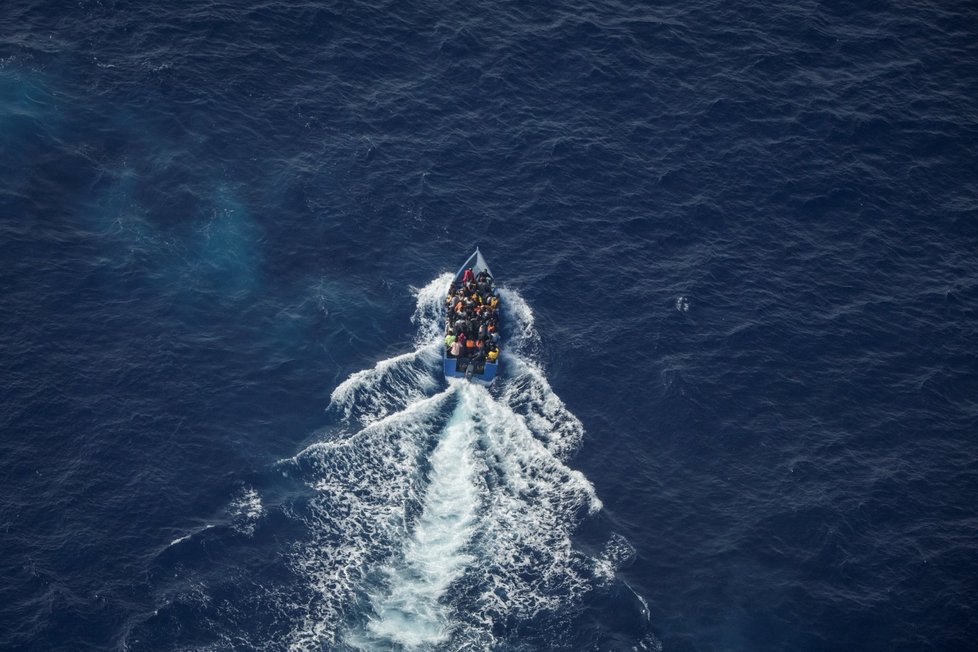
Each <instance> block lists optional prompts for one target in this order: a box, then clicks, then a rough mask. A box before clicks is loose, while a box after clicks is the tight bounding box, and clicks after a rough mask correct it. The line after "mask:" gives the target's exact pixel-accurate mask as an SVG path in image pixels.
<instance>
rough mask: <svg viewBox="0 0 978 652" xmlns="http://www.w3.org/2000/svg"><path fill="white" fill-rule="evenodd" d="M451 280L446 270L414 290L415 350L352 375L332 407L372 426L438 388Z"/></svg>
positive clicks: (335, 392)
mask: <svg viewBox="0 0 978 652" xmlns="http://www.w3.org/2000/svg"><path fill="white" fill-rule="evenodd" d="M451 280H452V275H451V274H442V275H441V276H439V277H438V278H436V279H434V280H433V281H431V282H430V283H428V284H427V285H426V286H424V287H422V288H412V291H413V292H414V295H415V297H416V298H417V304H416V307H415V310H414V315H413V316H412V318H411V321H413V322H414V323H415V324H417V326H418V333H417V335H416V336H415V341H414V350H413V351H410V352H408V353H403V354H401V355H398V356H395V357H393V358H388V359H387V360H381V361H380V362H378V363H377V364H376V365H374V367H373V368H372V369H364V370H362V371H357V372H356V373H353V374H351V375H350V377H349V378H347V379H346V380H344V381H343V382H342V383H340V384H339V385H338V386H337V387H336V389H334V390H333V393H332V394H331V395H330V410H332V411H335V412H338V413H339V414H340V415H341V416H342V417H343V418H344V419H346V420H348V421H357V422H359V423H361V424H367V423H371V422H373V421H376V420H378V419H382V418H384V417H386V416H387V415H389V414H394V413H396V412H398V411H400V410H403V409H404V408H405V407H407V406H408V405H409V404H410V403H412V402H413V401H416V400H419V399H421V398H424V397H425V396H427V395H429V394H430V393H431V392H432V391H434V390H435V389H437V388H438V386H439V384H438V378H437V375H436V374H435V370H436V368H437V367H438V366H439V365H440V361H441V349H440V348H439V346H438V340H439V339H440V335H441V321H440V320H441V318H442V306H443V304H442V301H443V300H444V298H445V294H446V293H447V291H448V285H449V283H450V282H451Z"/></svg>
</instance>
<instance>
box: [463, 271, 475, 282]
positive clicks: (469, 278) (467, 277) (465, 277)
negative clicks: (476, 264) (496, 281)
mask: <svg viewBox="0 0 978 652" xmlns="http://www.w3.org/2000/svg"><path fill="white" fill-rule="evenodd" d="M474 280H475V274H474V273H473V272H472V268H471V267H466V268H465V272H464V273H463V274H462V283H463V284H465V285H468V284H469V282H470V281H474Z"/></svg>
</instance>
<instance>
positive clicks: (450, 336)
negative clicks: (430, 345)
mask: <svg viewBox="0 0 978 652" xmlns="http://www.w3.org/2000/svg"><path fill="white" fill-rule="evenodd" d="M454 343H455V333H453V332H452V331H451V329H449V330H448V332H447V333H446V334H445V346H446V347H447V348H451V346H452V344H454Z"/></svg>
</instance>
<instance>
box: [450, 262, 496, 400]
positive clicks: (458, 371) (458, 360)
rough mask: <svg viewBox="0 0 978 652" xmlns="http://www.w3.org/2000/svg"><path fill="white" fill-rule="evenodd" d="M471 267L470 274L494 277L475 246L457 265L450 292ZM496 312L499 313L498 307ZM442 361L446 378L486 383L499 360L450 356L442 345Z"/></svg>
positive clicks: (457, 285)
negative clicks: (459, 264) (466, 257)
mask: <svg viewBox="0 0 978 652" xmlns="http://www.w3.org/2000/svg"><path fill="white" fill-rule="evenodd" d="M468 269H471V270H472V275H473V276H475V277H478V276H479V274H480V273H481V272H485V273H486V274H488V276H489V278H490V281H492V280H493V279H494V278H495V277H493V275H492V271H490V270H489V265H487V264H486V259H485V258H483V257H482V253H481V252H480V251H479V249H478V247H476V250H475V253H473V254H472V255H471V256H469V257H468V259H467V260H466V261H465V262H464V263H462V266H461V267H459V269H458V272H457V273H456V274H455V278H453V279H452V285H451V287H450V289H449V290H450V292H454V291H455V290H456V288H458V287H460V285H461V283H462V280H463V278H464V277H465V272H466V270H468ZM446 305H447V308H446V313H445V321H446V330H447V325H448V324H450V323H452V311H453V310H454V306H453V305H452V304H446ZM496 314H497V315H498V314H499V311H498V309H497V310H496ZM442 363H443V366H444V368H445V377H446V378H467V379H469V380H471V381H473V382H477V383H482V384H486V385H488V384H489V383H491V382H492V381H493V379H494V378H495V377H496V373H497V372H498V371H499V360H498V359H497V360H496V362H489V361H488V360H486V359H485V356H484V355H483V356H479V355H474V354H471V353H469V354H466V353H464V352H463V353H460V354H459V355H458V357H455V356H452V354H451V352H450V351H449V348H448V347H447V346H443V347H442Z"/></svg>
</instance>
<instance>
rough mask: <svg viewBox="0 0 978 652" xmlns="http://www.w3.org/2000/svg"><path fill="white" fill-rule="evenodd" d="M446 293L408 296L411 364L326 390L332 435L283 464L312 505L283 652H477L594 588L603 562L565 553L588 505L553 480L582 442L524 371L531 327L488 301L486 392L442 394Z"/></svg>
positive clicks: (461, 389) (430, 288)
mask: <svg viewBox="0 0 978 652" xmlns="http://www.w3.org/2000/svg"><path fill="white" fill-rule="evenodd" d="M450 279H451V277H450V276H449V275H447V274H446V275H443V276H441V277H439V278H437V279H435V280H434V281H432V282H431V283H429V284H428V285H427V286H425V287H423V288H421V289H419V290H417V291H416V294H417V297H418V303H417V309H416V311H415V315H414V321H415V323H416V325H417V327H418V335H417V337H416V340H415V343H414V348H413V350H412V351H410V352H408V353H404V354H402V355H399V356H396V357H393V358H391V359H388V360H383V361H381V362H379V363H377V364H376V365H375V366H374V367H373V368H371V369H367V370H364V371H361V372H357V373H355V374H353V375H351V376H350V378H348V379H347V380H346V381H345V382H343V383H342V384H341V385H340V386H339V387H337V388H336V390H335V391H334V392H333V394H332V402H331V412H332V413H333V415H334V416H335V418H336V427H335V428H334V429H332V430H331V431H329V434H328V435H326V436H325V437H324V441H322V442H319V443H317V444H313V445H312V446H310V447H308V448H307V449H305V450H304V451H302V452H301V453H299V455H297V456H296V457H295V458H293V459H291V460H287V461H285V462H283V463H284V464H290V465H294V466H295V467H296V468H295V470H294V472H295V474H296V475H297V476H298V477H299V478H301V479H302V480H303V481H304V482H305V483H306V484H307V485H308V486H309V487H310V488H311V489H312V490H313V491H314V497H313V498H312V500H311V501H310V504H309V507H308V510H307V514H306V515H305V516H304V517H303V518H304V520H305V521H306V523H307V526H308V528H309V531H310V541H309V542H308V543H307V544H305V545H302V546H300V547H299V548H297V550H296V552H295V555H294V559H293V565H294V567H295V568H296V570H297V571H298V572H300V573H301V574H302V575H303V576H304V577H306V578H307V580H308V583H309V591H310V598H309V602H308V605H307V606H306V607H305V609H304V611H305V617H304V618H303V620H302V622H301V623H299V625H298V627H296V629H295V631H294V632H293V635H292V637H291V641H290V645H291V647H292V649H296V650H312V649H321V648H322V647H323V646H327V647H332V648H341V649H342V648H347V649H350V648H352V649H367V650H369V649H387V650H389V649H408V650H414V649H424V650H428V649H459V648H461V647H463V646H468V647H469V648H470V649H486V648H490V647H492V646H493V645H494V644H495V643H497V641H495V639H494V632H495V631H497V630H498V627H496V626H495V625H496V624H498V623H507V622H512V621H513V619H516V620H529V619H533V618H535V617H537V616H539V615H541V614H559V613H566V612H568V611H572V610H573V609H574V608H576V607H577V606H578V605H579V604H580V602H581V599H582V597H583V596H584V595H585V593H586V592H587V591H589V590H591V589H593V588H594V586H595V584H596V583H598V582H601V581H606V578H607V575H608V572H609V571H608V568H609V566H608V560H606V559H594V558H592V557H589V556H587V555H585V554H583V553H581V552H580V551H578V550H576V549H575V548H574V546H573V545H572V542H571V533H572V531H573V530H574V528H575V527H576V526H577V524H578V523H579V521H580V519H581V518H584V517H585V516H586V515H587V514H589V513H594V512H595V511H597V510H598V509H600V507H601V503H600V501H599V500H598V499H597V497H596V496H595V494H594V490H593V487H592V486H591V484H590V482H588V480H587V479H586V478H585V477H584V476H583V475H582V474H581V473H580V472H578V471H575V470H573V469H570V468H568V467H567V466H566V460H567V458H568V456H569V455H570V454H571V453H573V452H574V451H575V450H576V449H577V447H578V446H579V444H580V441H581V439H582V436H583V428H582V426H581V423H580V421H579V420H578V419H577V418H576V417H574V415H572V414H571V413H570V412H569V411H568V410H567V408H566V407H565V406H564V404H563V402H562V401H561V400H560V399H559V398H558V397H557V396H556V394H554V392H553V391H552V389H551V388H550V386H549V384H548V383H547V381H546V378H545V377H544V374H543V372H542V371H541V369H540V367H539V365H538V364H537V363H536V362H535V361H534V359H533V351H534V350H535V349H536V348H537V344H538V337H537V334H536V332H535V330H534V328H533V315H532V312H531V311H530V309H529V307H528V306H527V305H526V303H525V302H524V301H523V299H522V298H521V297H520V296H519V295H518V293H516V292H513V291H503V293H502V296H503V301H504V304H503V305H504V324H505V327H504V328H505V333H506V339H505V340H504V343H505V344H506V347H505V349H504V350H503V356H502V362H503V364H502V368H503V374H502V377H501V378H499V379H497V381H496V384H495V385H494V386H493V387H492V388H490V389H487V388H485V387H481V386H477V385H472V384H469V383H467V382H464V381H458V382H452V383H449V384H447V387H446V383H445V381H444V380H443V379H442V378H441V369H440V360H441V359H440V348H439V346H440V345H439V339H440V337H441V317H442V316H441V303H442V299H443V297H444V293H445V291H446V289H447V287H448V284H449V281H450ZM602 578H605V579H604V580H603V579H602Z"/></svg>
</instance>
